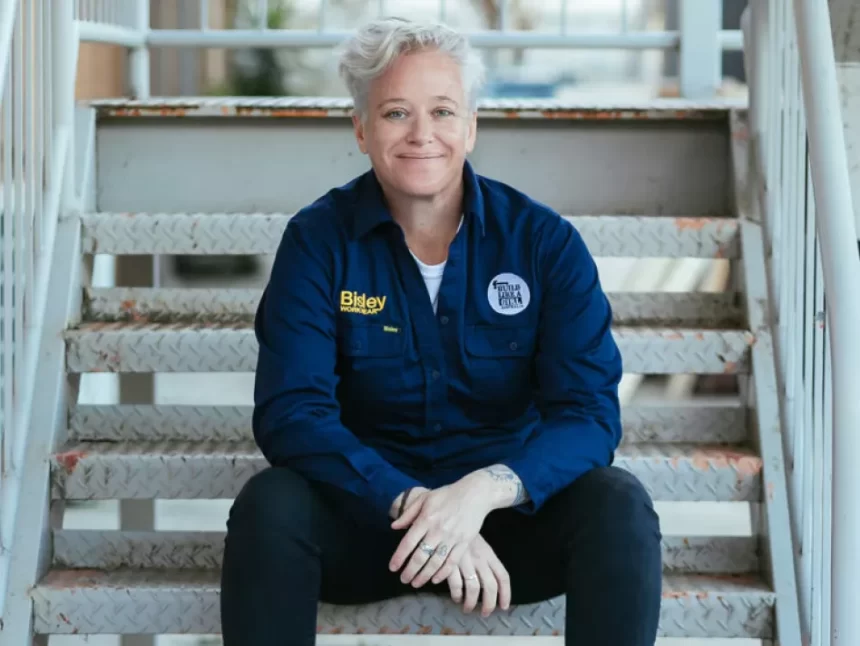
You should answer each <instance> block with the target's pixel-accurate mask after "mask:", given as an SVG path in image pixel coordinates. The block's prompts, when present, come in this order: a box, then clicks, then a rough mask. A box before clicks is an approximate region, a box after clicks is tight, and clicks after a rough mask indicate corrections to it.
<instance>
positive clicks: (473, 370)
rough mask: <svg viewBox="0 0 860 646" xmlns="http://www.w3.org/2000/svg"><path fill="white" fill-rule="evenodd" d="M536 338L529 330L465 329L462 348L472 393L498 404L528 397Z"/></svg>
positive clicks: (497, 327)
mask: <svg viewBox="0 0 860 646" xmlns="http://www.w3.org/2000/svg"><path fill="white" fill-rule="evenodd" d="M535 336H536V332H535V329H534V328H533V327H532V326H519V327H512V326H495V325H473V326H469V327H467V328H466V336H465V343H464V347H465V351H466V358H467V362H468V365H467V373H468V375H469V380H470V387H471V390H472V392H473V393H474V394H475V395H476V396H477V397H478V398H480V399H494V400H497V401H498V400H502V399H505V398H513V399H520V398H523V397H530V396H531V368H532V363H533V361H532V355H533V353H534V349H535Z"/></svg>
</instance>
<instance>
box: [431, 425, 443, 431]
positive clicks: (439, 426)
mask: <svg viewBox="0 0 860 646" xmlns="http://www.w3.org/2000/svg"><path fill="white" fill-rule="evenodd" d="M433 430H434V431H436V432H437V433H438V432H439V431H441V430H442V425H441V424H434V425H433Z"/></svg>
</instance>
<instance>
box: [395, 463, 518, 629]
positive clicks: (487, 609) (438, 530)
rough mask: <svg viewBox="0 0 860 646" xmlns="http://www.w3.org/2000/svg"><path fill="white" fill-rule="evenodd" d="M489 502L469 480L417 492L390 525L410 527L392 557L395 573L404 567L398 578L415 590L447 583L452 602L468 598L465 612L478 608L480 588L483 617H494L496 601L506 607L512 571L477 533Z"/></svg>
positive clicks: (484, 494)
mask: <svg viewBox="0 0 860 646" xmlns="http://www.w3.org/2000/svg"><path fill="white" fill-rule="evenodd" d="M487 499H488V496H487V495H486V492H484V491H483V490H482V489H481V487H480V486H479V485H478V484H476V483H475V482H473V481H470V480H467V479H464V480H460V481H458V482H455V483H453V484H450V485H446V486H444V487H440V488H439V489H434V490H428V489H415V490H413V493H412V497H411V500H409V501H408V505H407V507H406V509H405V510H404V511H403V514H402V515H401V516H400V518H398V519H397V520H395V521H394V522H393V523H392V525H391V526H392V528H393V529H397V530H400V529H406V528H407V527H408V528H409V529H408V531H407V532H406V534H405V535H404V537H403V538H402V539H401V541H400V544H399V546H398V547H397V550H396V551H395V552H394V555H393V556H392V558H391V561H390V563H389V567H390V569H391V571H392V572H397V571H400V570H401V568H402V571H401V574H400V580H401V581H402V582H403V583H406V584H411V585H412V586H413V587H414V588H420V587H421V586H423V585H424V584H426V583H427V582H428V581H432V582H433V583H436V584H438V583H441V582H442V581H445V580H446V579H447V581H448V585H449V587H450V588H451V597H452V599H453V600H454V601H455V602H456V603H460V601H461V600H463V599H464V598H465V602H464V606H463V609H464V611H465V612H470V611H471V610H472V609H473V608H474V607H475V605H476V603H477V597H478V592H479V591H480V590H483V595H482V601H483V604H482V611H483V614H484V616H488V615H489V614H491V613H492V611H493V610H494V609H495V607H496V601H497V599H498V605H499V607H501V608H502V609H507V608H508V607H509V605H510V598H511V593H510V581H509V577H508V573H507V571H506V570H505V568H504V566H503V565H502V563H501V561H500V560H499V559H498V557H497V556H496V554H495V553H494V552H493V550H492V548H491V547H490V546H489V545H488V544H487V542H486V541H485V540H484V539H483V537H481V536H480V535H479V532H480V530H481V526H482V525H483V523H484V519H485V518H486V517H487V515H488V514H489V513H490V511H492V509H491V507H489V506H488V504H487ZM404 566H405V567H404ZM464 587H465V594H464V592H463V590H464Z"/></svg>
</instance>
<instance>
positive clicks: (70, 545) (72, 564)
mask: <svg viewBox="0 0 860 646" xmlns="http://www.w3.org/2000/svg"><path fill="white" fill-rule="evenodd" d="M224 538H225V533H224V532H177V531H173V532H165V531H139V532H129V531H117V530H74V529H63V530H56V531H55V532H54V567H58V568H86V569H109V570H115V569H121V568H139V569H158V570H163V569H171V570H176V569H198V570H210V569H217V568H220V567H221V557H222V555H223V550H224ZM662 547H663V568H664V572H666V573H674V574H696V573H707V574H744V573H752V572H757V571H758V569H759V558H758V538H757V537H755V536H714V537H711V536H666V537H664V538H663V545H662Z"/></svg>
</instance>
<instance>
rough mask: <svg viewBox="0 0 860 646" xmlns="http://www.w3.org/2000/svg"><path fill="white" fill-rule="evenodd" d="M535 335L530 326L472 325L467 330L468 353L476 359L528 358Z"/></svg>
mask: <svg viewBox="0 0 860 646" xmlns="http://www.w3.org/2000/svg"><path fill="white" fill-rule="evenodd" d="M534 334H535V332H534V330H533V329H532V328H531V327H528V326H520V327H506V326H498V325H472V326H469V327H467V328H466V339H465V341H466V343H465V347H466V352H468V353H469V354H471V355H473V356H475V357H491V358H492V357H526V356H529V355H530V354H531V353H532V349H533V346H534Z"/></svg>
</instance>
